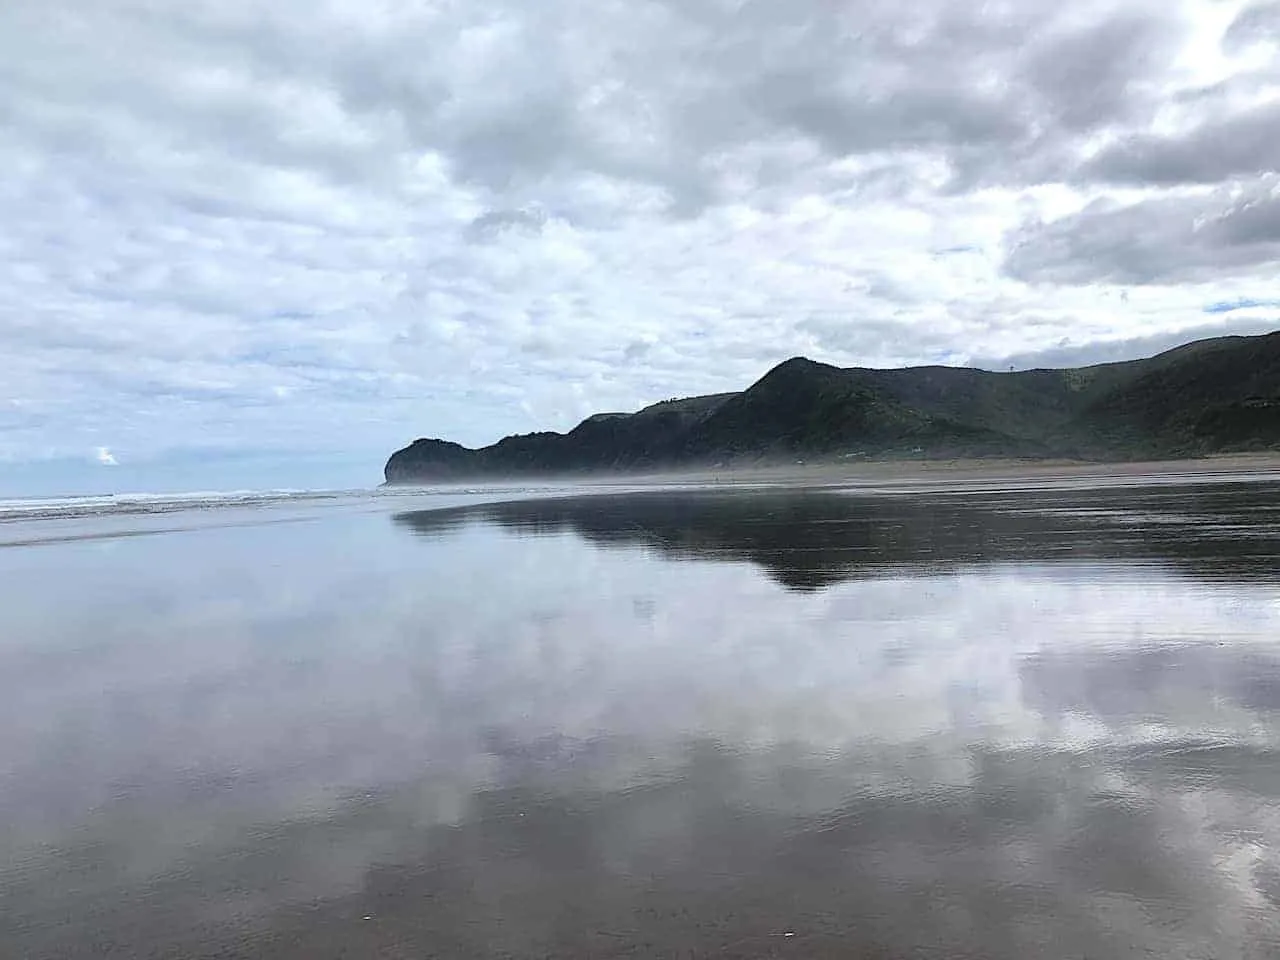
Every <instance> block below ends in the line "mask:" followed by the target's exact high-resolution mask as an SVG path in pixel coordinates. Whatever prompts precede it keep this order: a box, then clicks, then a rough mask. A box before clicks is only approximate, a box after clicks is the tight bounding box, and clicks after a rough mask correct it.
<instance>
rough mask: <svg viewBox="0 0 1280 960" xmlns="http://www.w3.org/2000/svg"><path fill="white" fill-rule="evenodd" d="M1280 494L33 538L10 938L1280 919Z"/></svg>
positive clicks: (598, 509) (41, 942)
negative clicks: (1279, 568) (37, 543)
mask: <svg viewBox="0 0 1280 960" xmlns="http://www.w3.org/2000/svg"><path fill="white" fill-rule="evenodd" d="M1277 492H1278V491H1277V488H1276V487H1274V486H1270V485H1268V484H1264V483H1257V484H1232V485H1227V486H1224V485H1217V486H1215V487H1212V488H1209V487H1172V488H1169V489H1164V490H1158V491H1150V490H1148V491H1136V490H1128V491H1116V490H1070V489H1068V490H1030V491H1020V492H1005V493H998V492H996V493H992V492H987V493H984V494H983V495H981V496H980V497H979V496H974V495H972V494H966V495H965V496H952V495H947V494H931V495H928V496H925V495H917V496H868V495H865V494H855V493H852V492H848V491H838V490H824V491H808V492H795V491H790V492H789V491H783V490H777V489H775V490H756V491H741V492H737V493H726V492H723V491H686V492H682V493H675V492H664V493H642V494H634V495H628V496H597V497H590V498H586V497H579V498H564V497H559V498H552V499H547V500H542V501H537V502H511V503H501V504H493V503H488V504H474V505H468V504H462V505H459V506H455V507H450V508H448V509H443V510H442V509H431V510H426V509H405V508H404V504H403V503H401V502H377V501H375V500H367V501H359V500H353V501H352V502H351V503H349V504H346V505H345V506H333V505H328V506H326V507H325V508H324V509H323V510H316V511H311V512H308V511H303V512H301V513H297V512H296V510H297V508H290V509H292V510H295V513H293V514H290V516H292V518H293V519H294V520H296V521H297V522H291V523H288V524H282V523H273V522H270V521H273V520H278V519H281V517H282V513H281V510H283V509H284V508H282V507H279V506H276V507H264V508H262V509H261V510H260V511H259V512H258V513H257V514H256V515H255V516H256V518H257V519H258V520H260V521H262V522H253V520H254V517H250V518H249V522H246V523H238V524H237V525H235V526H228V525H221V526H218V525H204V526H201V527H199V528H198V529H186V530H183V531H180V532H172V533H164V534H155V535H149V536H141V537H134V538H112V539H106V540H88V541H75V540H72V541H69V542H64V543H59V544H53V545H48V544H46V545H44V546H41V547H39V548H34V547H33V548H22V549H11V550H5V551H0V605H2V607H0V608H2V609H3V610H4V624H5V628H6V629H5V631H4V633H3V637H0V946H3V947H5V948H6V952H12V953H14V954H15V955H19V956H27V957H44V956H49V957H55V956H56V957H80V956H84V957H89V956H101V955H103V950H104V947H103V944H104V943H105V944H112V945H114V949H116V950H118V951H119V952H120V953H121V955H128V956H135V955H144V954H149V955H155V956H174V957H178V956H183V957H198V956H227V955H231V956H255V957H257V956H261V957H268V956H270V957H299V958H301V957H327V956H342V955H351V956H415V957H420V956H440V957H469V956H478V957H487V956H495V957H496V956H521V957H523V956H545V955H554V956H584V957H585V956H591V957H615V956H616V957H623V956H628V957H633V956H655V957H656V956H673V955H680V953H681V952H683V953H684V955H690V954H692V955H695V956H701V955H706V956H742V957H757V956H787V955H794V956H806V957H811V956H833V957H834V956H849V955H851V952H852V954H853V955H861V956H870V957H875V956H884V957H899V956H912V955H921V956H940V957H942V956H945V957H969V956H972V957H987V958H996V957H1073V958H1074V957H1079V956H1082V955H1085V956H1096V957H1112V956H1116V957H1119V956H1141V955H1143V951H1147V952H1149V953H1151V954H1153V955H1159V956H1165V957H1203V956H1212V957H1215V958H1221V957H1254V956H1257V957H1262V956H1272V955H1275V951H1276V950H1277V949H1280V941H1278V940H1277V939H1276V937H1277V931H1278V930H1280V908H1278V907H1277V902H1278V901H1277V898H1280V857H1277V855H1276V852H1275V850H1276V847H1275V844H1276V842H1277V841H1278V840H1280V814H1277V813H1275V810H1277V809H1280V807H1277V806H1276V800H1277V799H1280V762H1278V759H1277V758H1280V753H1277V752H1276V744H1277V733H1278V732H1280V723H1278V716H1277V712H1276V707H1277V705H1280V586H1278V585H1277V579H1276V577H1275V575H1274V574H1275V569H1276V567H1275V563H1276V558H1277V555H1278V554H1280V551H1277V549H1276V545H1275V541H1276V537H1277V531H1276V528H1275V517H1276V516H1277V514H1276V512H1275V508H1276V506H1277V505H1280V498H1278V497H1277V496H1276V494H1277ZM433 506H434V505H433ZM366 918H369V919H366ZM913 951H914V953H913Z"/></svg>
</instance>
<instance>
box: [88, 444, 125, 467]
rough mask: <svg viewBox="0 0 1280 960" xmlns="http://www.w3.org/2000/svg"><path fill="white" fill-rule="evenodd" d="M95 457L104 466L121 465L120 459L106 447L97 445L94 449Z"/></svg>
mask: <svg viewBox="0 0 1280 960" xmlns="http://www.w3.org/2000/svg"><path fill="white" fill-rule="evenodd" d="M93 459H95V460H97V461H98V462H99V463H100V464H102V465H103V466H104V467H118V466H120V461H118V460H117V459H116V458H115V455H114V454H113V453H112V452H111V451H110V450H108V449H107V448H106V447H97V448H96V449H95V450H94V451H93Z"/></svg>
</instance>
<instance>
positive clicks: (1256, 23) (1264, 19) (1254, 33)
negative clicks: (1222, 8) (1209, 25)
mask: <svg viewBox="0 0 1280 960" xmlns="http://www.w3.org/2000/svg"><path fill="white" fill-rule="evenodd" d="M1262 40H1280V3H1276V2H1274V0H1272V2H1269V3H1256V4H1252V5H1251V6H1248V7H1245V8H1244V9H1243V10H1241V11H1240V13H1239V15H1238V16H1237V17H1236V18H1235V20H1234V21H1232V23H1231V26H1230V27H1228V28H1227V33H1226V36H1225V37H1223V41H1224V43H1225V45H1226V46H1227V47H1228V48H1238V47H1243V46H1247V45H1249V44H1251V43H1256V42H1258V41H1262Z"/></svg>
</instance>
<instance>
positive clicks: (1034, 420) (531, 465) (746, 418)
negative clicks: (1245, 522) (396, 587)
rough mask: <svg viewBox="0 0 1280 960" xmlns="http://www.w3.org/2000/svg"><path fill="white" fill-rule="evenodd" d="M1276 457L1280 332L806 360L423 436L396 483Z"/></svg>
mask: <svg viewBox="0 0 1280 960" xmlns="http://www.w3.org/2000/svg"><path fill="white" fill-rule="evenodd" d="M1268 449H1280V332H1277V333H1271V334H1267V335H1265V336H1260V337H1222V338H1218V339H1214V340H1202V341H1198V342H1196V343H1191V344H1187V345H1185V346H1182V347H1178V348H1176V349H1174V350H1170V351H1168V352H1166V353H1162V354H1160V355H1158V356H1155V357H1151V358H1149V359H1145V360H1135V361H1131V362H1127V363H1109V364H1099V365H1097V366H1092V367H1078V368H1074V369H1067V370H1026V371H1021V372H1016V373H992V372H989V371H985V370H975V369H970V368H962V367H908V368H904V369H897V370H871V369H863V368H857V367H854V368H850V369H842V368H839V367H833V366H829V365H827V364H822V363H816V362H814V361H812V360H806V359H804V358H802V357H796V358H793V359H791V360H787V361H786V362H785V363H781V364H779V365H778V366H776V367H774V368H773V369H772V370H770V371H769V372H768V373H766V374H765V375H764V376H763V377H761V378H760V380H758V381H756V383H754V384H752V385H751V386H750V387H748V388H747V389H746V390H743V391H742V392H741V393H725V394H717V395H714V396H706V397H692V398H688V399H684V400H668V401H664V402H662V403H655V404H653V405H652V406H649V407H645V408H644V409H643V410H640V411H638V412H637V413H631V414H625V413H608V414H597V415H595V416H593V417H589V418H588V419H586V420H584V421H583V422H582V423H580V424H578V426H576V427H574V428H573V429H572V430H570V431H569V432H568V433H564V434H560V433H534V434H526V435H523V436H514V437H506V438H505V439H503V440H500V441H498V442H497V443H495V444H493V445H492V446H488V447H484V448H481V449H479V450H471V449H467V448H465V447H462V446H459V445H458V444H455V443H448V442H446V441H443V440H426V439H424V440H418V441H416V442H415V443H413V444H412V445H411V446H409V447H406V448H405V449H403V450H400V451H397V452H396V453H395V454H393V455H392V457H391V459H390V460H389V461H388V462H387V466H386V478H387V481H388V482H390V483H413V482H421V481H432V480H441V479H464V478H472V477H492V476H504V475H513V474H526V475H527V474H538V473H542V474H550V473H559V474H564V473H579V472H596V471H605V470H615V471H616V470H640V469H645V470H649V469H661V468H667V467H687V466H699V465H712V464H737V463H743V464H746V463H763V462H769V461H784V460H795V459H797V458H802V459H819V460H836V459H842V458H844V459H848V458H853V457H904V456H910V457H928V458H951V457H1081V458H1091V459H1134V458H1147V457H1152V458H1159V457H1177V456H1199V455H1204V454H1210V453H1221V452H1229V451H1243V450H1268Z"/></svg>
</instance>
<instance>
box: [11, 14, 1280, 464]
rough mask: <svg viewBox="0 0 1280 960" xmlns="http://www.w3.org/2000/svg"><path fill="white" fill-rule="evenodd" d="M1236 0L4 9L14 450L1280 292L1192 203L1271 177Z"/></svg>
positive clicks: (606, 406) (989, 340)
mask: <svg viewBox="0 0 1280 960" xmlns="http://www.w3.org/2000/svg"><path fill="white" fill-rule="evenodd" d="M1246 6H1247V5H1245V4H1240V3H1236V4H1230V3H1226V4H1224V3H1218V2H1214V0H1181V2H1179V3H1174V4H1148V3H1145V2H1139V3H1133V2H1128V0H1093V2H1090V3H1086V4H1084V5H1079V4H1074V5H1064V4H1053V3H1049V2H1047V0H1043V2H1028V3H1023V4H1005V5H1000V4H986V5H981V4H972V3H961V2H959V0H954V2H953V0H925V2H922V3H916V4H898V5H884V4H879V3H873V2H871V0H861V2H856V3H853V4H840V5H833V4H825V5H806V4H787V3H781V2H774V0H749V2H746V3H739V4H721V3H717V2H714V0H683V2H680V3H676V2H673V0H651V2H647V3H634V2H623V0H604V2H598V0H597V2H590V3H588V2H586V0H550V2H547V3H539V4H527V3H517V2H515V0H506V2H497V3H494V4H488V5H485V6H484V8H483V9H481V8H479V7H476V6H475V5H466V4H461V5H457V4H446V3H425V4H424V3H409V2H407V0H405V2H401V0H377V2H373V3H370V2H368V0H358V2H357V0H331V2H329V3H326V4H324V5H322V6H320V7H318V8H317V7H316V5H314V4H305V3H302V2H301V0H280V2H278V3H273V4H270V5H263V4H260V3H256V2H249V0H219V2H216V3H215V2H213V0H191V2H187V3H182V4H159V5H157V4H152V3H147V2H142V0H47V2H44V3H41V4H28V3H11V4H5V5H3V6H0V118H3V129H4V130H5V133H4V135H3V136H2V137H0V164H2V165H3V168H4V169H5V171H6V176H5V178H4V180H3V182H0V338H2V342H3V343H4V345H5V348H6V385H5V393H6V394H7V395H8V397H7V398H8V399H9V400H10V401H11V402H9V403H7V404H4V403H0V457H3V458H7V459H22V458H35V457H38V456H46V455H58V454H68V453H70V454H73V455H74V454H76V452H77V451H82V450H84V449H85V448H86V447H92V446H93V445H94V443H93V441H94V438H95V437H97V436H101V435H102V433H103V431H104V430H107V429H110V430H111V431H112V435H113V437H114V438H117V443H119V444H120V446H122V447H126V448H127V449H129V450H130V451H131V459H132V454H133V453H134V452H135V451H136V452H137V453H138V454H139V455H145V456H148V457H150V456H155V455H158V454H162V453H163V452H164V451H166V450H174V449H180V448H186V447H191V446H201V445H203V446H210V447H216V448H218V449H223V450H237V449H249V448H251V449H255V450H263V449H273V450H276V451H278V452H279V455H280V456H281V457H288V456H291V455H293V454H295V453H301V452H302V451H307V450H310V451H325V450H339V449H343V448H355V449H358V450H360V451H367V453H368V456H369V458H370V475H371V477H376V476H377V475H378V471H379V468H380V458H381V456H382V455H383V454H385V453H387V452H389V451H390V450H391V449H393V448H394V447H395V446H398V445H399V444H400V443H401V442H402V441H404V440H407V439H410V438H412V437H413V436H417V435H419V434H423V433H430V434H434V435H442V436H450V437H455V438H457V439H459V440H463V441H467V442H482V441H488V440H491V439H494V438H495V437H496V436H498V435H500V434H502V433H504V432H510V431H514V430H528V429H534V428H542V427H566V426H569V425H571V423H572V421H573V420H574V419H576V418H577V417H579V416H581V415H583V414H584V413H587V412H590V411H593V410H613V409H628V408H635V407H638V406H640V405H642V404H644V403H646V402H649V401H651V400H654V399H658V398H663V397H668V396H671V395H675V394H682V393H692V392H701V391H711V390H723V389H731V388H736V387H740V386H743V385H745V384H746V383H747V382H749V381H750V380H751V379H753V378H754V377H756V376H758V375H759V374H760V373H762V372H763V371H764V369H765V368H767V367H768V366H769V365H771V364H772V363H773V362H775V361H777V360H780V359H783V358H785V357H788V356H791V355H793V354H797V353H806V354H809V355H812V356H815V357H817V358H820V359H824V360H829V361H833V362H836V363H842V364H855V363H861V364H879V365H887V364H906V363H915V362H932V361H936V360H938V359H939V358H942V357H946V358H949V360H950V361H951V362H964V361H965V360H967V359H968V358H972V357H996V358H998V357H1005V356H1010V355H1030V354H1034V353H1036V352H1038V351H1044V350H1049V349H1053V348H1055V347H1056V346H1057V345H1058V344H1060V343H1062V342H1063V341H1064V340H1068V341H1070V342H1071V343H1072V344H1073V345H1077V346H1078V347H1079V348H1080V349H1081V350H1082V351H1083V352H1084V355H1086V356H1087V352H1088V347H1089V345H1090V344H1091V343H1103V344H1106V343H1115V342H1120V341H1135V342H1136V341H1144V342H1145V341H1146V340H1149V339H1152V338H1157V339H1158V338H1161V337H1167V336H1176V335H1177V333H1178V331H1181V330H1192V329H1194V330H1196V331H1197V332H1200V331H1201V330H1202V329H1203V328H1204V327H1205V323H1206V315H1205V314H1204V313H1203V312H1202V311H1203V308H1204V306H1205V305H1206V304H1209V303H1213V302H1218V301H1222V300H1227V299H1233V298H1237V297H1249V298H1254V299H1274V298H1275V297H1276V296H1277V294H1278V293H1280V291H1278V290H1277V287H1276V283H1275V280H1274V277H1273V273H1274V271H1271V270H1269V269H1267V267H1268V263H1267V262H1265V258H1262V259H1259V257H1257V256H1253V255H1249V256H1245V255H1242V254H1239V252H1238V250H1237V249H1236V248H1227V247H1225V246H1221V245H1216V239H1215V238H1217V237H1218V235H1217V234H1215V235H1213V236H1209V235H1203V236H1202V235H1199V234H1195V235H1193V234H1191V233H1190V232H1188V231H1190V229H1191V219H1194V218H1195V217H1205V216H1208V217H1212V216H1213V214H1214V212H1215V210H1217V212H1219V213H1222V212H1225V211H1227V210H1230V209H1234V208H1233V207H1231V204H1233V203H1238V201H1239V199H1240V198H1241V197H1244V196H1251V195H1256V194H1258V191H1260V190H1261V189H1262V188H1263V186H1262V185H1263V184H1264V179H1263V174H1264V172H1265V170H1264V169H1263V168H1265V167H1266V164H1267V162H1268V160H1267V158H1268V157H1269V156H1270V155H1269V154H1267V153H1266V151H1265V149H1263V148H1264V147H1265V145H1266V144H1269V143H1271V142H1272V140H1273V139H1274V138H1273V137H1270V136H1269V134H1268V131H1269V129H1270V128H1269V126H1268V125H1269V124H1272V122H1273V118H1274V117H1275V116H1276V112H1275V110H1274V101H1275V97H1276V96H1277V95H1278V94H1280V73H1278V72H1277V71H1276V70H1275V69H1274V63H1275V62H1277V61H1276V57H1275V56H1274V53H1275V42H1276V40H1275V38H1276V34H1275V32H1274V31H1273V30H1271V29H1270V26H1269V25H1272V24H1273V20H1274V17H1272V16H1271V15H1270V13H1269V12H1268V11H1270V7H1267V6H1265V5H1259V6H1257V7H1256V8H1254V9H1246ZM1237 14H1238V16H1237ZM1269 102H1270V103H1271V105H1270V106H1269V105H1268V103H1269ZM1271 132H1274V131H1271ZM1098 202H1102V203H1103V204H1105V206H1097V205H1095V206H1090V205H1091V204H1097V203H1098ZM1129 208H1132V211H1131V212H1129V213H1116V214H1114V215H1108V216H1106V217H1105V218H1103V217H1100V216H1098V215H1097V214H1096V213H1081V211H1086V210H1087V211H1098V210H1101V209H1107V210H1126V209H1129ZM1157 215H1158V216H1157ZM1064 218H1065V219H1064ZM1179 218H1181V221H1185V222H1181V223H1180V222H1179ZM1254 221H1256V223H1255V228H1256V229H1258V230H1263V231H1264V232H1265V231H1266V230H1269V229H1270V226H1269V223H1270V221H1264V220H1263V219H1262V218H1261V216H1260V215H1257V216H1253V219H1252V221H1251V222H1254ZM1155 222H1158V223H1159V224H1160V225H1161V226H1160V229H1161V232H1162V237H1165V236H1167V237H1168V238H1169V239H1168V240H1158V238H1153V237H1152V236H1150V230H1151V229H1152V224H1153V223H1155ZM1241 222H1243V221H1241ZM1104 231H1105V232H1106V237H1105V238H1103V237H1102V233H1103V232H1104ZM1219 233H1220V234H1221V239H1223V243H1224V244H1225V243H1227V242H1228V241H1231V240H1232V239H1233V237H1234V235H1233V234H1232V235H1229V231H1225V230H1224V231H1219ZM1006 236H1011V237H1013V238H1016V240H1017V241H1018V242H1019V243H1020V244H1021V245H1022V246H1021V247H1020V251H1021V252H1019V253H1017V254H1016V255H1015V256H1014V258H1013V261H1012V263H1011V265H1008V268H1007V264H1006V241H1005V238H1006ZM1275 239H1276V238H1274V237H1271V236H1270V235H1269V234H1267V235H1266V236H1257V237H1252V236H1251V241H1252V246H1251V247H1250V249H1251V250H1255V251H1262V252H1264V253H1265V251H1266V250H1268V249H1270V247H1269V246H1268V244H1269V243H1271V242H1273V241H1274V240H1275ZM1170 244H1172V246H1169V245H1170ZM1166 249H1167V250H1168V251H1169V252H1171V254H1172V255H1171V256H1170V257H1169V258H1168V259H1167V260H1162V261H1160V263H1159V264H1157V267H1158V269H1154V270H1153V269H1144V267H1143V265H1144V263H1145V262H1146V260H1147V259H1149V258H1150V257H1157V258H1158V257H1160V256H1162V253H1161V251H1162V250H1166ZM1099 260H1101V261H1103V262H1102V263H1101V264H1099V263H1098V262H1097V261H1099ZM1131 283H1142V284H1144V286H1143V288H1142V289H1143V290H1144V291H1146V293H1144V296H1143V297H1137V296H1134V297H1133V298H1132V299H1131V300H1129V301H1126V300H1125V299H1123V298H1122V297H1121V296H1120V293H1121V292H1122V291H1123V290H1124V289H1125V287H1126V286H1127V285H1128V284H1131ZM1216 319H1219V320H1221V321H1222V323H1221V328H1222V329H1223V330H1227V329H1230V328H1231V327H1229V324H1233V323H1237V322H1238V320H1239V318H1237V317H1234V316H1231V315H1221V316H1218V317H1216ZM1251 322H1253V323H1255V324H1256V322H1257V319H1256V318H1253V320H1252V321H1251ZM1104 352H1105V351H1104ZM13 400H19V401H20V403H18V404H15V403H13V402H12V401H13ZM193 438H198V440H197V439H193ZM51 445H52V446H51Z"/></svg>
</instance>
